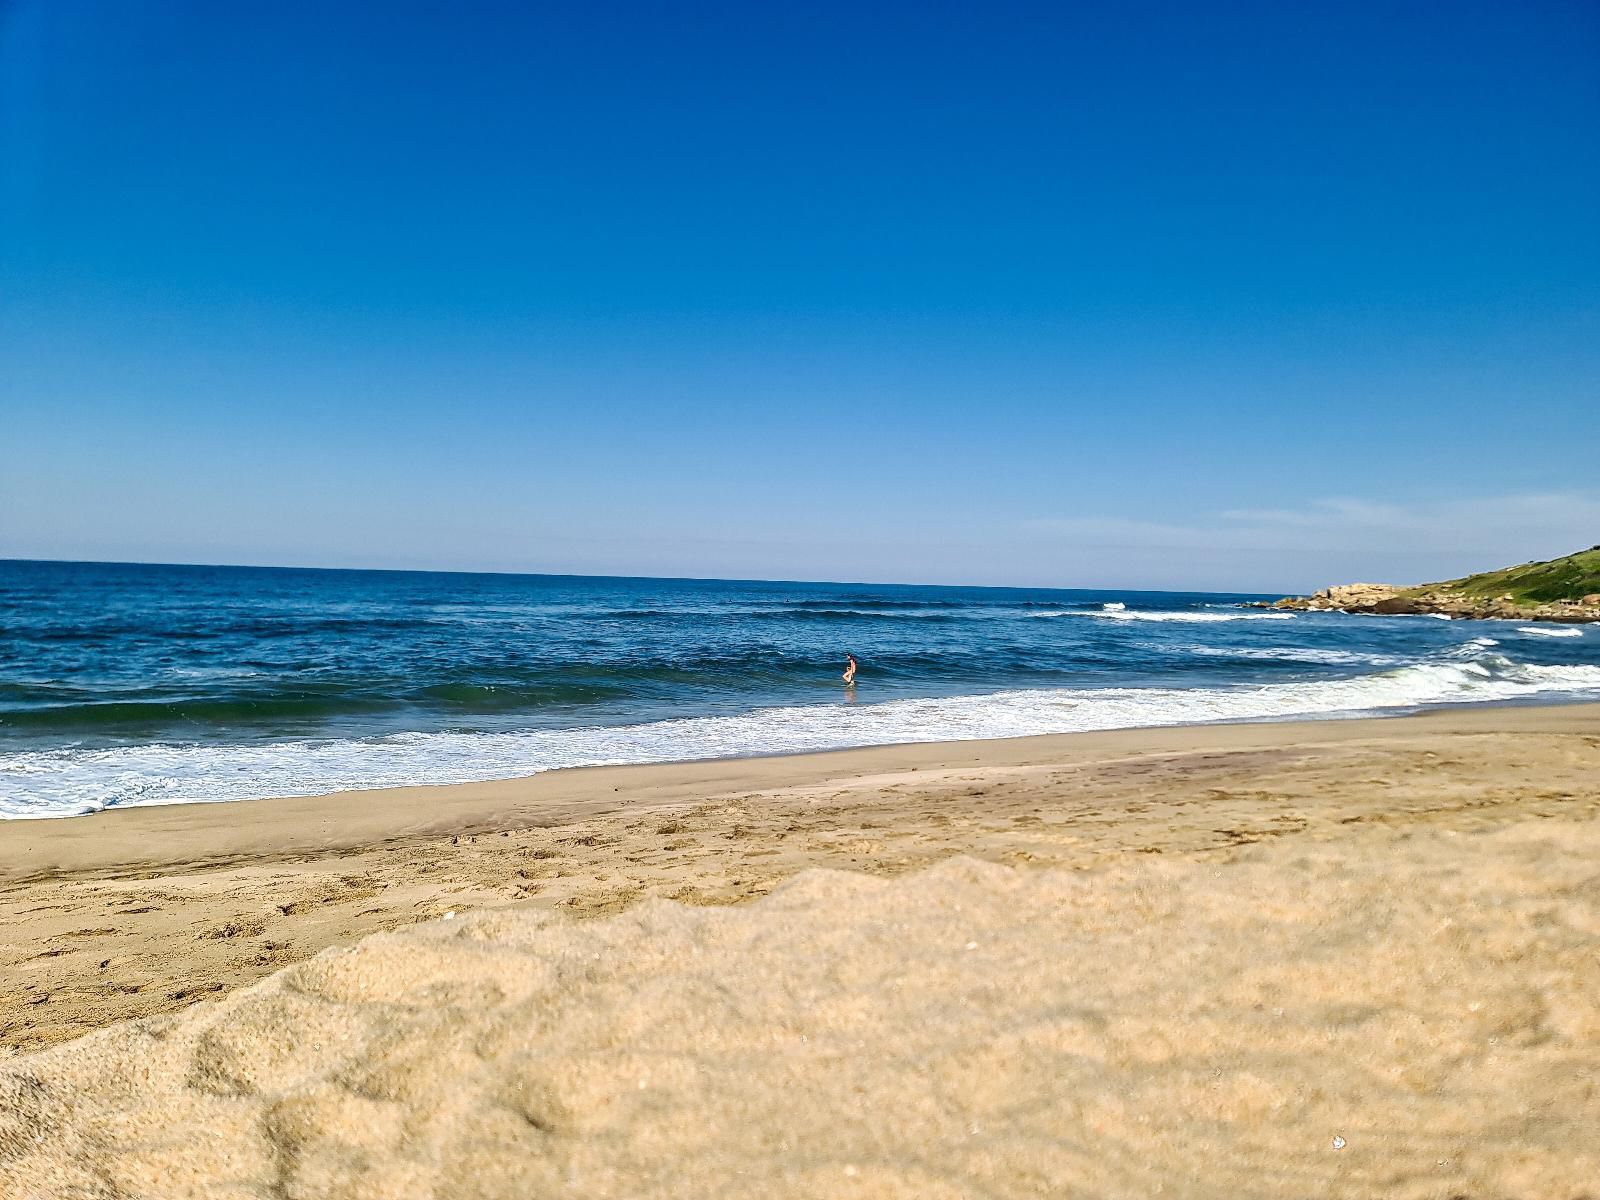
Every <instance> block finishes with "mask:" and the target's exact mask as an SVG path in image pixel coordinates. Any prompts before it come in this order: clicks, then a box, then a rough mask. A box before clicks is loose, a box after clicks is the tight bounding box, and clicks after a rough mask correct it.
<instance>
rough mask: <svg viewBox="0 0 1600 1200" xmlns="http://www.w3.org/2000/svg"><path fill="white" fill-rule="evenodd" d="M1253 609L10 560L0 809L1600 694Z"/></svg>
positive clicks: (1560, 674)
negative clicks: (847, 672)
mask: <svg viewBox="0 0 1600 1200" xmlns="http://www.w3.org/2000/svg"><path fill="white" fill-rule="evenodd" d="M1257 598H1258V597H1252V596H1244V595H1215V594H1202V593H1170V592H1133V591H1115V592H1090V591H1063V590H1051V589H1015V588H947V587H914V586H899V585H863V584H809V583H749V582H729V581H721V580H664V579H611V578H578V577H568V576H535V575H469V574H435V573H421V572H417V573H411V572H376V571H313V570H278V569H265V568H245V567H192V566H134V565H116V564H98V563H37V562H15V561H0V816H8V817H30V816H59V815H67V814H71V813H80V812H85V811H90V810H94V809H99V808H106V807H110V806H118V805H135V804H157V803H178V802H197V801H215V800H234V799H243V798H247V797H255V796H272V795H317V794H322V793H326V792H331V791H335V790H339V789H342V788H351V787H371V786H389V785H394V784H406V783H424V782H461V781H467V780H479V779H492V778H502V777H510V776H515V775H523V774H529V773H532V772H535V771H540V770H545V769H549V768H552V767H561V766H572V765H579V764H595V763H618V762H650V761H666V760H673V759H686V758H704V757H713V756H724V755H750V754H767V753H774V752H781V751H793V750H807V749H821V748H830V747H840V746H852V745H870V744H881V743H889V742H909V741H933V740H944V739H953V738H979V737H1007V736H1015V735H1022V734H1032V733H1047V732H1065V731H1070V730H1080V729H1108V728H1117V727H1126V726H1149V725H1166V724H1178V723H1190V722H1198V721H1217V720H1261V719H1289V718H1311V717H1327V716H1336V715H1355V714H1364V713H1378V712H1404V711H1413V710H1415V709H1418V708H1423V707H1430V706H1435V705H1442V704H1456V703H1474V702H1483V701H1496V700H1498V701H1506V700H1541V701H1558V700H1575V699H1583V698H1600V626H1591V627H1589V628H1588V629H1586V630H1585V629H1581V628H1579V627H1565V626H1552V625H1540V626H1534V625H1528V624H1525V623H1523V624H1519V623H1518V622H1509V621H1444V620H1436V619H1430V618H1425V617H1389V618H1371V617H1366V618H1364V617H1352V616H1346V615H1344V614H1322V613H1310V614H1287V613H1278V612H1265V611H1262V610H1259V609H1251V608H1245V607H1241V605H1242V604H1243V603H1244V602H1245V601H1248V600H1252V599H1257ZM847 651H848V652H851V653H854V654H855V655H856V656H857V658H859V659H860V662H861V674H860V680H859V683H858V685H857V686H856V687H855V688H854V689H847V688H845V687H844V686H843V684H842V683H841V682H840V679H839V674H840V671H841V670H842V669H843V666H844V655H845V653H846V652H847Z"/></svg>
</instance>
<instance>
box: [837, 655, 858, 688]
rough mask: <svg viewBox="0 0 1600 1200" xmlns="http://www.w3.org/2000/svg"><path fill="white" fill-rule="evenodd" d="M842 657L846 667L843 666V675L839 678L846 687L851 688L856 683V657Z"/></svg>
mask: <svg viewBox="0 0 1600 1200" xmlns="http://www.w3.org/2000/svg"><path fill="white" fill-rule="evenodd" d="M844 657H845V662H846V664H847V665H846V666H845V669H844V674H843V675H842V676H840V678H841V679H843V680H844V681H845V684H846V686H852V687H853V686H854V685H855V682H856V656H855V655H854V654H846V655H845V656H844Z"/></svg>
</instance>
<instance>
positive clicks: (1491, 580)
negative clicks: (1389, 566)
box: [1408, 546, 1600, 604]
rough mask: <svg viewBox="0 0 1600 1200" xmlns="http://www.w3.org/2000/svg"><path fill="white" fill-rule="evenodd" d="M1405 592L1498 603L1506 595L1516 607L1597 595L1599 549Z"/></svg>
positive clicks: (1598, 588)
mask: <svg viewBox="0 0 1600 1200" xmlns="http://www.w3.org/2000/svg"><path fill="white" fill-rule="evenodd" d="M1408 590H1414V591H1430V592H1432V591H1450V592H1455V593H1457V594H1459V595H1463V596H1472V597H1477V598H1480V599H1484V600H1498V599H1500V598H1501V597H1503V596H1507V595H1509V596H1510V597H1511V599H1512V601H1513V602H1514V603H1517V604H1549V603H1552V602H1554V601H1559V600H1578V599H1581V598H1582V597H1584V596H1590V595H1593V594H1595V593H1596V592H1600V546H1592V547H1590V548H1589V549H1588V550H1580V551H1578V553H1576V554H1568V555H1567V556H1565V557H1564V558H1553V559H1551V560H1550V561H1549V562H1530V563H1523V564H1522V565H1521V566H1517V567H1505V568H1503V569H1502V570H1499V571H1484V572H1483V573H1482V574H1479V575H1468V576H1466V577H1465V578H1462V579H1449V580H1446V581H1445V582H1443V583H1430V584H1427V585H1425V586H1424V587H1422V588H1416V589H1408Z"/></svg>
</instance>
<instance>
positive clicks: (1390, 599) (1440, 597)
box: [1260, 583, 1600, 623]
mask: <svg viewBox="0 0 1600 1200" xmlns="http://www.w3.org/2000/svg"><path fill="white" fill-rule="evenodd" d="M1260 607H1262V608H1283V609H1290V610H1292V611H1295V612H1348V613H1369V614H1372V615H1376V616H1417V615H1429V614H1431V615H1437V616H1443V617H1457V618H1463V619H1471V620H1501V621H1564V622H1569V623H1585V622H1590V621H1600V592H1597V593H1595V594H1593V595H1589V596H1584V597H1583V598H1582V599H1581V600H1559V601H1555V602H1552V603H1549V604H1519V603H1517V602H1516V601H1514V600H1513V599H1512V598H1511V597H1510V596H1500V597H1497V598H1494V599H1482V598H1480V597H1477V596H1464V595H1462V594H1461V593H1459V592H1452V591H1450V590H1449V589H1447V588H1438V587H1420V588H1416V587H1411V588H1401V587H1393V586H1391V585H1389V584H1385V583H1346V584H1341V585H1339V586H1337V587H1329V588H1323V589H1322V591H1320V592H1316V593H1313V594H1312V595H1310V596H1286V597H1284V599H1282V600H1277V601H1273V602H1272V603H1270V604H1262V605H1261V606H1260Z"/></svg>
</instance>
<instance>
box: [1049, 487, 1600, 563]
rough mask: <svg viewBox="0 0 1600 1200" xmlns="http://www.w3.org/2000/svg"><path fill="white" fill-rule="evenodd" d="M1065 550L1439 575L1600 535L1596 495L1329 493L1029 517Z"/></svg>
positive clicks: (1561, 549)
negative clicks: (1406, 499) (1266, 502)
mask: <svg viewBox="0 0 1600 1200" xmlns="http://www.w3.org/2000/svg"><path fill="white" fill-rule="evenodd" d="M1027 527H1028V529H1029V530H1030V531H1031V532H1033V533H1034V534H1035V535H1045V536H1048V537H1049V538H1050V539H1051V540H1053V541H1054V542H1055V543H1056V545H1057V546H1059V547H1060V548H1062V549H1063V550H1068V549H1078V550H1085V551H1088V550H1112V549H1114V550H1119V551H1125V552H1129V553H1134V554H1141V553H1161V554H1171V555H1176V556H1179V557H1180V558H1185V557H1195V558H1204V557H1205V556H1208V555H1228V556H1240V555H1243V556H1248V557H1249V558H1251V559H1253V560H1255V561H1256V562H1258V563H1261V564H1262V565H1263V566H1266V565H1268V564H1281V568H1282V571H1283V574H1284V576H1285V578H1286V579H1288V580H1290V581H1292V580H1293V579H1296V578H1298V579H1300V580H1301V581H1302V583H1301V586H1310V585H1311V583H1314V582H1325V583H1331V582H1341V581H1343V580H1345V579H1349V578H1355V577H1357V576H1362V577H1388V578H1391V579H1395V580H1398V581H1402V582H1404V581H1410V580H1411V579H1413V578H1416V579H1421V578H1425V577H1433V578H1437V577H1440V576H1443V575H1449V574H1452V573H1455V572H1464V571H1470V570H1481V569H1485V568H1489V567H1495V566H1500V565H1504V564H1506V563H1511V562H1520V561H1524V560H1527V559H1528V558H1530V557H1536V558H1542V557H1553V556H1556V555H1560V554H1566V553H1569V552H1571V551H1573V550H1578V549H1582V548H1585V547H1587V546H1591V545H1594V544H1595V543H1597V542H1600V495H1595V494H1591V493H1581V492H1544V493H1529V494H1520V495H1506V496H1478V497H1470V498H1459V499H1451V498H1443V499H1436V500H1430V501H1427V502H1421V503H1413V504H1398V503H1393V502H1389V501H1382V500H1373V499H1368V498H1361V497H1328V498H1324V499H1318V500H1313V501H1311V502H1309V503H1306V504H1303V505H1296V506H1283V507H1275V508H1244V509H1223V510H1219V511H1217V512H1213V513H1207V514H1202V515H1200V516H1196V517H1194V518H1191V519H1189V520H1185V521H1145V520H1139V519H1135V518H1126V517H1104V516H1082V517H1059V518H1045V519H1039V520H1034V521H1030V522H1028V523H1027Z"/></svg>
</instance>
